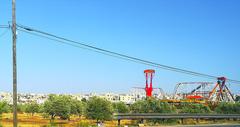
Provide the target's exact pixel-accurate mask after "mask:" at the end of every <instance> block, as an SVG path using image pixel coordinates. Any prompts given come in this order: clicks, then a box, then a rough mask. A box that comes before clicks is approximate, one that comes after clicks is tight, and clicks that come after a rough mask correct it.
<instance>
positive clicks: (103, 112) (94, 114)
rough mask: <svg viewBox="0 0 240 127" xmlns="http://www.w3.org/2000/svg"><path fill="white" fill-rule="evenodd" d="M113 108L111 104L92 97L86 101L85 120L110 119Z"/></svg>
mask: <svg viewBox="0 0 240 127" xmlns="http://www.w3.org/2000/svg"><path fill="white" fill-rule="evenodd" d="M112 113H113V108H112V105H111V102H109V101H107V100H105V99H101V98H98V97H92V98H90V99H89V101H87V107H86V116H87V118H90V119H94V120H97V122H99V121H104V120H110V119H111V118H112Z"/></svg>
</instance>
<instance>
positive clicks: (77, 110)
mask: <svg viewBox="0 0 240 127" xmlns="http://www.w3.org/2000/svg"><path fill="white" fill-rule="evenodd" d="M70 104H71V114H74V115H78V116H79V117H80V116H81V115H82V113H83V104H82V102H81V101H79V100H77V99H72V100H71V102H70Z"/></svg>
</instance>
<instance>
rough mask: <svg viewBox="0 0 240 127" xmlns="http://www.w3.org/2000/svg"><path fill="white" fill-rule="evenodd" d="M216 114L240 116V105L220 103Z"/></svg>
mask: <svg viewBox="0 0 240 127" xmlns="http://www.w3.org/2000/svg"><path fill="white" fill-rule="evenodd" d="M215 112H216V113H220V114H240V103H239V102H237V103H226V102H223V103H220V104H219V105H218V106H217V107H216V109H215Z"/></svg>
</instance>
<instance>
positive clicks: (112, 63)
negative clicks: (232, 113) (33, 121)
mask: <svg viewBox="0 0 240 127" xmlns="http://www.w3.org/2000/svg"><path fill="white" fill-rule="evenodd" d="M0 2H1V4H0V19H1V20H0V24H7V23H8V21H11V1H7V0H0ZM239 5H240V2H239V1H238V0H229V1H226V0H181V1H180V0H168V1H166V0H165V1H164V0H148V1H147V0H115V1H112V0H101V1H99V0H72V1H59V0H51V1H49V0H38V1H36V0H35V1H32V0H24V1H20V0H17V5H16V9H17V10H16V11H17V13H16V15H17V22H18V23H19V24H23V25H27V26H31V27H34V28H37V29H40V30H44V31H47V32H50V33H54V34H56V35H60V36H64V37H66V38H69V39H73V40H77V41H81V42H84V43H87V44H90V45H94V46H97V47H100V48H104V49H108V50H112V51H115V52H119V53H123V54H127V55H130V56H134V57H139V58H142V59H146V60H151V61H154V62H157V63H161V64H165V65H169V66H174V67H179V68H183V69H188V70H192V71H197V72H202V73H206V74H210V75H216V76H226V77H229V78H232V79H236V80H240V79H239V77H240V71H239V64H240V60H239V56H240V51H239V48H240V43H239V41H240V36H239V33H240V15H239V13H240V8H239ZM4 31H5V30H4V29H0V61H1V62H0V86H1V87H0V91H11V90H12V79H11V76H12V72H11V71H12V65H11V62H12V61H11V60H12V57H11V43H12V42H11V32H10V31H8V32H7V33H6V34H4V35H2V36H1V33H4ZM17 53H18V54H17V59H18V61H17V62H18V87H19V91H20V92H39V93H81V92H108V91H111V92H119V93H123V92H128V91H129V90H130V89H131V88H132V87H135V86H137V87H141V86H142V87H144V75H143V70H144V69H148V68H152V67H149V66H146V65H141V64H136V63H132V62H126V61H124V60H119V59H116V58H112V57H109V56H104V55H101V54H96V53H94V52H91V51H87V50H83V49H79V48H74V47H71V46H67V45H62V44H59V43H56V42H53V41H49V40H46V39H43V38H39V37H35V36H32V35H28V34H26V33H22V32H20V31H18V40H17ZM153 69H156V75H155V78H154V87H161V88H162V89H163V90H164V91H166V92H172V91H173V89H174V87H175V84H176V83H178V82H183V81H213V80H209V79H204V78H199V77H192V76H188V75H184V74H178V73H175V72H169V71H166V70H161V69H158V68H153ZM230 87H231V89H234V92H235V93H236V92H237V93H239V92H240V90H239V89H240V84H239V85H231V86H230Z"/></svg>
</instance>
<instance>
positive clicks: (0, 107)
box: [0, 101, 11, 115]
mask: <svg viewBox="0 0 240 127" xmlns="http://www.w3.org/2000/svg"><path fill="white" fill-rule="evenodd" d="M10 111H11V108H10V106H9V105H8V103H7V102H5V101H4V102H0V115H1V114H2V113H8V112H10Z"/></svg>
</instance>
